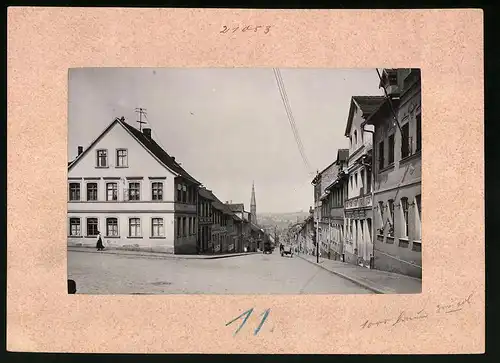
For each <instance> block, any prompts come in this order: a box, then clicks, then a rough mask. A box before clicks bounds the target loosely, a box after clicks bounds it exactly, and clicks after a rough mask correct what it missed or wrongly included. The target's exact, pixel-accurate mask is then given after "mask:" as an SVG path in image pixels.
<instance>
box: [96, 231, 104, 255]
mask: <svg viewBox="0 0 500 363" xmlns="http://www.w3.org/2000/svg"><path fill="white" fill-rule="evenodd" d="M97 234H98V236H99V237H98V238H97V244H96V247H97V250H98V251H102V250H104V245H103V244H102V238H101V232H99V231H97Z"/></svg>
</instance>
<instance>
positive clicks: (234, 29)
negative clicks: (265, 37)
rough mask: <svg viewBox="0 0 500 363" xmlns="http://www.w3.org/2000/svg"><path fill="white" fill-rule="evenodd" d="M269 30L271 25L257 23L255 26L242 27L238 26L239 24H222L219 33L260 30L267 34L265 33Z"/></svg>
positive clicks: (255, 31)
mask: <svg viewBox="0 0 500 363" xmlns="http://www.w3.org/2000/svg"><path fill="white" fill-rule="evenodd" d="M270 30H271V25H257V26H251V25H247V26H243V27H240V26H235V27H228V26H225V25H223V26H222V30H220V31H219V33H221V34H226V33H236V32H242V33H248V32H254V33H257V32H262V33H264V34H267V33H269V31H270Z"/></svg>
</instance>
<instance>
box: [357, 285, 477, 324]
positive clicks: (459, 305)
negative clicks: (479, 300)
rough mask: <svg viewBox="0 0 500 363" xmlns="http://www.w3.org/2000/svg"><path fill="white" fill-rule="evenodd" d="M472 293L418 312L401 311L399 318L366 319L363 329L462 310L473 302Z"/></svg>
mask: <svg viewBox="0 0 500 363" xmlns="http://www.w3.org/2000/svg"><path fill="white" fill-rule="evenodd" d="M472 296H473V293H472V294H469V296H467V297H466V298H465V299H461V300H458V301H455V302H451V303H447V304H437V305H436V306H435V307H434V308H433V309H427V308H423V309H421V310H420V311H418V312H416V313H410V312H407V311H402V312H401V313H399V315H398V317H397V318H387V319H382V320H375V321H370V320H366V321H365V322H364V323H363V324H361V328H362V329H368V328H374V327H380V326H395V325H398V324H402V323H406V322H409V321H414V320H422V319H427V318H428V317H430V316H432V315H434V316H435V315H440V314H449V313H454V312H457V311H461V310H462V309H464V308H465V307H466V306H469V305H471V304H472V300H471V299H472Z"/></svg>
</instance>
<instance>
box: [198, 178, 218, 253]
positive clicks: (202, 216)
mask: <svg viewBox="0 0 500 363" xmlns="http://www.w3.org/2000/svg"><path fill="white" fill-rule="evenodd" d="M198 194H199V195H198V251H199V252H200V253H213V252H214V248H213V247H214V246H213V244H212V225H213V210H212V202H214V201H215V196H214V195H213V194H212V193H211V191H209V190H207V189H206V188H199V192H198Z"/></svg>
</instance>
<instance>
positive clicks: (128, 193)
mask: <svg viewBox="0 0 500 363" xmlns="http://www.w3.org/2000/svg"><path fill="white" fill-rule="evenodd" d="M130 184H139V199H130V189H131V188H130ZM127 187H128V188H127V201H128V202H140V201H141V200H142V198H141V197H142V183H141V181H140V180H135V179H134V180H127Z"/></svg>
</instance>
